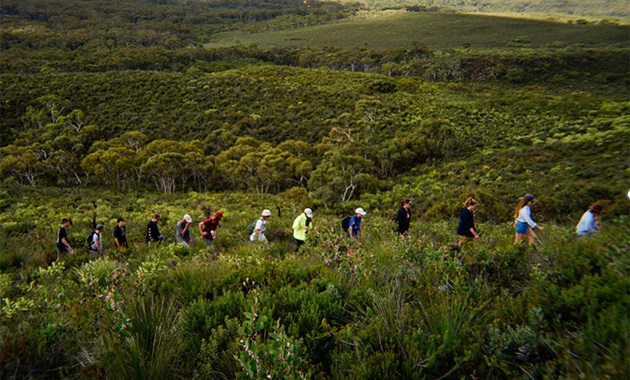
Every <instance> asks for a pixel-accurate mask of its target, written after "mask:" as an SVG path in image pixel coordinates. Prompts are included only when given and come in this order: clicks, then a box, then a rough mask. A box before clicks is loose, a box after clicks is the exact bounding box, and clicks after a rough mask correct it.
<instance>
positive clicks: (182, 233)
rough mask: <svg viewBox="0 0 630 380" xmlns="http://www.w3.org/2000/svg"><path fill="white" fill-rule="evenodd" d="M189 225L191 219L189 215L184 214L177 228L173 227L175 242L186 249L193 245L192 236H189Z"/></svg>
mask: <svg viewBox="0 0 630 380" xmlns="http://www.w3.org/2000/svg"><path fill="white" fill-rule="evenodd" d="M190 223H192V218H191V217H190V215H188V214H186V215H184V217H183V218H182V220H180V221H179V222H177V226H176V227H175V241H176V242H178V243H180V244H181V245H183V246H184V247H186V248H189V247H190V246H191V245H193V239H192V236H190Z"/></svg>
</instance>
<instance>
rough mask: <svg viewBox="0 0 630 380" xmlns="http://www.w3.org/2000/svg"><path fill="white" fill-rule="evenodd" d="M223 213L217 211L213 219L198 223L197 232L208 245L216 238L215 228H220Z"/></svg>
mask: <svg viewBox="0 0 630 380" xmlns="http://www.w3.org/2000/svg"><path fill="white" fill-rule="evenodd" d="M222 218H223V213H222V212H221V211H217V212H216V213H215V214H214V216H213V217H211V218H208V219H206V220H204V221H203V222H201V223H199V232H201V238H202V239H203V241H204V242H205V243H206V244H207V245H208V246H211V245H212V241H213V240H214V239H216V237H217V228H219V227H220V226H221V219H222Z"/></svg>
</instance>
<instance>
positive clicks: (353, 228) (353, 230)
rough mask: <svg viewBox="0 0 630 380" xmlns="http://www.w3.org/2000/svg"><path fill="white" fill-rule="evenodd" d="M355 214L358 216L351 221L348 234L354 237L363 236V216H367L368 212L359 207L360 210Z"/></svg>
mask: <svg viewBox="0 0 630 380" xmlns="http://www.w3.org/2000/svg"><path fill="white" fill-rule="evenodd" d="M354 213H355V214H356V215H355V216H353V217H352V219H350V223H349V224H348V233H349V234H350V236H352V237H356V236H358V235H359V234H361V236H363V227H361V218H363V215H366V214H367V212H365V210H363V209H362V208H361V207H359V208H358V209H356V210H355V211H354Z"/></svg>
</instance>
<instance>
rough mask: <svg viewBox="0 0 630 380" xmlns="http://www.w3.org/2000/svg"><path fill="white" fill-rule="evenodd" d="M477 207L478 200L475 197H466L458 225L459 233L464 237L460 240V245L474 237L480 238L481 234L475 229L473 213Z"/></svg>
mask: <svg viewBox="0 0 630 380" xmlns="http://www.w3.org/2000/svg"><path fill="white" fill-rule="evenodd" d="M476 209H477V201H476V200H475V199H473V198H468V199H466V202H464V208H462V211H461V212H460V213H459V226H458V227H457V234H458V235H459V236H461V237H462V238H461V239H460V241H459V245H462V244H463V243H466V242H468V241H471V240H473V239H475V240H479V234H478V233H477V230H476V229H475V217H474V215H473V213H474V212H475V210H476Z"/></svg>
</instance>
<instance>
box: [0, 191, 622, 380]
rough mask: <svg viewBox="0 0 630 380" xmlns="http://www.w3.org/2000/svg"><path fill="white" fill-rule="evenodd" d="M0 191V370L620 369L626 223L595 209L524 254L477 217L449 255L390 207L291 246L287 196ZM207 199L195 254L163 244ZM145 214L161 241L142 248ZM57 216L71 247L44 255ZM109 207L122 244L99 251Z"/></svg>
mask: <svg viewBox="0 0 630 380" xmlns="http://www.w3.org/2000/svg"><path fill="white" fill-rule="evenodd" d="M35 198H36V199H37V200H38V201H37V202H36V203H34V202H32V200H33V199H35ZM4 199H7V200H10V202H5V204H3V213H2V214H0V222H1V223H0V225H1V226H2V228H1V230H0V237H1V239H0V242H1V243H0V244H2V247H1V250H2V255H0V257H1V260H0V268H1V269H2V273H1V274H0V280H1V281H0V293H1V296H2V299H3V301H2V309H1V312H2V321H3V322H2V330H1V331H0V334H1V337H2V339H1V341H2V345H1V346H0V358H1V359H2V360H0V362H1V363H2V368H1V369H0V371H1V373H2V377H3V378H5V377H6V378H23V377H33V378H61V377H64V378H65V377H79V378H105V377H106V376H107V378H129V377H138V378H158V377H159V378H174V377H184V378H234V377H236V376H239V374H243V375H246V376H249V377H255V378H261V377H265V376H266V375H267V374H270V375H271V376H272V377H273V376H277V377H283V376H284V377H291V378H309V377H310V378H328V377H333V378H425V377H432V378H437V377H441V376H446V377H461V376H474V377H484V378H485V377H492V378H506V379H507V378H531V377H545V376H552V377H569V378H574V377H587V378H599V377H606V376H610V377H614V378H623V377H626V376H627V375H628V372H627V366H625V365H624V364H623V363H625V358H626V357H627V355H628V326H629V325H628V316H627V313H626V311H627V310H628V307H630V305H629V304H628V302H629V299H628V291H629V290H630V289H629V286H630V284H629V282H628V277H627V271H628V269H630V268H629V264H630V263H629V262H628V253H627V250H628V248H630V241H629V240H628V238H627V234H626V232H627V218H626V217H622V218H612V217H609V216H608V217H605V218H604V220H602V231H601V234H600V235H598V236H597V237H595V238H593V239H590V240H578V239H577V238H576V237H575V236H574V233H573V226H572V225H570V226H567V227H555V226H553V225H548V227H549V228H547V230H546V231H544V232H541V233H539V238H540V240H541V244H539V245H537V246H535V247H531V248H528V247H527V246H523V245H514V244H513V243H512V238H513V237H512V233H513V232H512V228H511V226H509V225H507V224H500V225H496V224H491V223H481V224H480V225H479V230H480V231H481V234H482V240H481V242H479V243H471V244H469V245H466V246H463V247H461V248H457V246H456V244H454V243H455V241H456V237H455V236H454V232H453V231H454V229H455V227H456V225H455V224H456V221H455V220H452V219H451V220H450V221H449V222H440V223H427V222H426V221H424V220H422V219H418V218H414V219H413V220H412V231H411V234H410V235H409V236H404V237H401V236H398V235H395V234H394V233H393V232H392V227H393V225H392V222H391V221H390V218H391V214H393V213H394V211H395V207H396V205H395V204H391V205H389V206H391V207H390V209H389V210H387V211H380V212H379V211H374V212H372V210H369V212H370V213H369V215H368V216H367V217H366V220H365V222H364V224H365V238H364V239H362V240H358V241H357V240H350V239H348V238H346V237H344V236H343V233H342V232H341V231H340V228H339V218H338V217H337V216H335V215H333V214H329V213H326V212H325V211H324V210H321V209H316V210H315V211H316V219H315V223H316V227H317V231H311V234H310V238H309V241H308V244H307V245H306V246H305V247H303V249H302V250H301V251H300V252H299V253H297V254H296V253H294V252H293V245H292V241H291V239H290V238H289V233H288V232H289V231H288V230H289V228H290V227H289V226H290V224H291V222H292V219H293V217H294V216H295V215H297V213H299V212H301V209H302V207H303V206H304V204H301V203H295V200H288V199H287V198H286V197H285V198H281V197H277V196H265V195H259V196H251V195H248V194H232V195H228V194H197V193H188V194H179V195H161V196H152V195H146V196H141V197H137V196H135V195H129V194H127V195H124V194H119V193H114V192H109V191H104V192H100V193H94V192H86V191H84V190H73V191H63V192H59V191H54V190H53V191H49V192H48V194H43V193H40V192H37V191H32V190H31V191H28V192H26V193H22V194H14V193H6V192H5V193H4ZM263 207H269V208H271V209H272V210H274V215H273V217H272V219H271V221H270V225H269V227H270V233H269V236H270V239H271V243H270V244H269V245H255V244H251V243H249V242H247V241H246V236H245V235H246V234H245V229H246V225H247V224H248V223H249V221H250V219H253V218H255V217H256V215H257V213H258V212H259V210H260V209H262V208H263ZM482 207H483V204H482ZM218 209H221V210H222V211H224V214H225V219H224V223H223V226H222V227H221V228H219V230H218V239H217V241H216V242H215V245H214V246H213V247H212V248H211V249H210V250H208V249H206V248H205V245H204V244H203V243H201V242H198V244H196V245H195V246H193V247H192V248H191V249H190V250H186V249H183V248H181V247H179V246H178V245H176V244H174V243H173V240H174V239H173V238H172V234H174V224H175V223H176V222H177V221H178V220H179V219H180V218H181V215H183V213H185V212H186V213H190V214H191V215H192V216H193V217H194V219H195V221H199V220H201V218H202V217H203V215H204V213H207V212H212V211H216V210H218ZM155 211H158V212H160V213H161V214H162V220H161V229H162V232H163V233H164V234H165V235H166V236H167V238H166V241H165V242H164V243H163V245H161V246H158V247H154V248H152V249H151V250H149V249H147V248H146V247H145V246H144V242H143V240H144V229H145V226H146V222H147V219H148V217H149V215H150V214H151V213H152V212H155ZM66 216H69V217H72V218H73V225H72V226H71V227H70V228H69V231H70V239H71V243H72V244H73V245H74V247H75V249H76V253H75V254H74V255H72V256H67V257H65V258H64V259H63V260H62V261H61V262H58V263H52V264H51V261H50V260H51V257H53V256H52V255H53V244H52V243H51V242H52V241H53V240H54V235H55V230H56V228H57V227H58V225H57V223H58V221H59V220H60V218H61V217H66ZM93 216H96V220H97V221H99V222H104V223H105V224H106V226H107V227H106V231H105V245H106V254H105V256H104V257H95V256H93V255H91V254H89V253H87V250H86V248H83V247H82V243H83V242H84V239H85V238H84V235H87V234H88V232H89V231H90V228H91V223H92V218H93ZM119 216H124V217H125V218H126V220H127V227H128V236H129V237H130V240H131V245H130V246H131V248H130V249H129V250H128V251H126V252H116V251H115V250H113V249H112V226H113V224H114V223H115V219H116V218H117V217H119ZM193 236H194V239H195V240H197V239H198V238H199V235H198V233H196V232H195V233H193ZM215 256H216V259H213V257H215Z"/></svg>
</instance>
